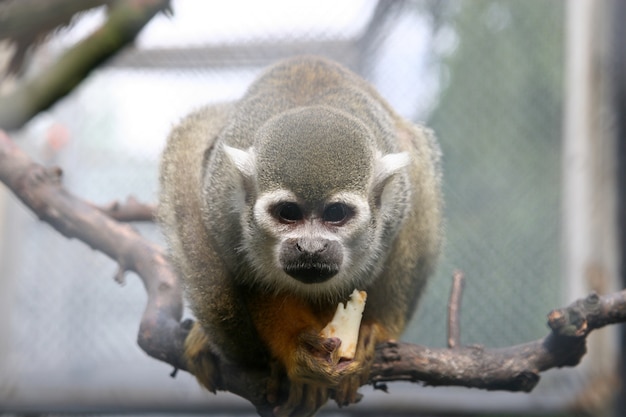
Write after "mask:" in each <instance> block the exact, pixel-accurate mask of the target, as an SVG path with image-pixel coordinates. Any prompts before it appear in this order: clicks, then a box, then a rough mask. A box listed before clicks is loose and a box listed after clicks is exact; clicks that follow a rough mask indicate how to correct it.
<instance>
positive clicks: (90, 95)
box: [0, 0, 564, 413]
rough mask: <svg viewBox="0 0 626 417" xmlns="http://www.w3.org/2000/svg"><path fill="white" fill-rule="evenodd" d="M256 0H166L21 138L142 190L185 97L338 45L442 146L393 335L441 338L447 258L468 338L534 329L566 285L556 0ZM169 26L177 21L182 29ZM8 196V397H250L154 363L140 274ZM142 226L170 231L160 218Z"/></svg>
mask: <svg viewBox="0 0 626 417" xmlns="http://www.w3.org/2000/svg"><path fill="white" fill-rule="evenodd" d="M254 3H255V2H249V3H241V4H240V3H237V4H236V6H235V8H237V7H239V10H238V11H235V12H232V13H234V14H233V15H229V14H228V13H231V12H229V11H228V10H225V9H222V7H223V6H221V5H218V3H214V2H207V3H206V4H204V2H182V1H181V2H174V10H175V12H176V11H177V8H178V10H179V13H180V15H179V16H178V17H176V16H175V17H174V19H173V20H172V21H170V22H169V23H168V21H166V20H164V19H163V18H157V19H155V22H153V24H151V25H150V26H149V27H148V28H146V30H145V31H144V33H143V34H142V35H141V39H140V40H139V42H138V45H139V46H138V48H137V49H133V50H131V51H126V52H125V53H123V54H122V55H121V56H120V57H119V58H117V59H115V60H113V62H111V63H109V64H108V65H106V66H104V67H103V68H101V69H100V70H98V71H96V72H95V73H94V74H93V75H91V76H90V77H89V78H88V79H87V80H86V81H85V82H84V83H83V84H82V85H81V87H80V88H78V89H77V90H76V91H74V92H73V93H72V94H71V96H69V97H68V98H67V99H65V100H63V101H62V102H60V103H59V104H57V105H56V106H55V107H54V108H53V109H52V110H50V111H49V112H46V113H45V114H42V115H40V116H38V117H37V118H35V119H34V120H33V121H32V122H31V123H29V125H28V126H27V127H26V128H25V129H23V131H22V132H21V133H20V136H21V138H20V145H22V146H23V147H24V148H25V149H26V150H27V151H28V152H29V154H30V155H32V156H33V157H35V158H36V159H38V160H40V161H43V162H45V163H46V164H56V165H60V166H62V167H63V169H64V172H65V175H64V181H65V184H66V186H67V188H69V189H70V190H71V191H72V192H73V193H75V194H76V195H78V196H80V197H83V198H86V199H88V200H90V201H93V202H96V203H100V204H105V203H107V202H109V201H111V200H115V199H124V198H125V197H126V196H127V195H131V194H132V195H134V196H136V197H138V198H139V199H140V200H143V201H147V202H153V201H155V200H156V196H157V187H158V184H157V178H158V158H159V153H160V150H161V149H162V148H163V145H164V141H165V138H166V135H167V132H168V130H169V129H170V128H171V126H172V125H173V124H174V123H176V122H177V120H179V119H180V118H181V117H182V116H183V115H184V114H186V113H187V112H189V111H190V110H192V109H194V108H197V107H198V106H201V105H204V104H207V103H211V102H219V101H224V100H233V99H236V98H237V97H239V96H240V95H241V94H242V93H243V92H244V91H245V88H246V86H247V85H248V84H249V83H250V82H251V81H252V80H253V79H254V77H255V75H256V74H258V72H259V71H260V70H261V68H262V67H264V66H265V65H267V64H269V63H270V62H272V61H274V60H276V59H279V58H280V57H283V56H289V55H293V54H302V53H315V54H322V55H327V56H330V57H331V58H333V59H336V60H339V61H341V62H343V63H344V64H346V65H347V66H349V67H350V68H352V69H353V70H355V71H357V72H359V73H360V74H362V75H363V76H364V77H365V78H366V79H368V80H370V81H371V82H372V83H374V85H375V86H376V87H377V88H378V89H379V90H380V91H381V93H382V94H383V96H385V98H386V99H387V100H389V101H390V103H391V104H392V105H393V106H394V107H395V108H396V109H398V111H399V112H400V113H401V114H402V115H404V116H405V117H408V118H410V119H412V120H415V121H421V122H423V123H426V124H427V125H429V126H431V127H432V128H434V129H435V131H436V133H437V135H438V137H439V140H440V142H441V146H442V149H443V155H444V157H443V168H444V191H445V195H446V219H447V220H446V221H447V226H446V236H447V237H446V246H445V251H444V256H443V258H442V262H441V265H440V267H439V268H438V271H437V274H436V276H435V277H434V278H433V280H432V282H431V283H430V285H429V287H428V289H427V291H426V294H425V295H424V296H423V302H422V303H421V307H420V309H419V314H418V315H417V316H416V318H415V320H414V321H413V322H412V324H411V326H410V328H409V329H408V330H407V332H406V337H405V339H406V340H408V341H412V342H418V343H420V344H425V345H430V346H443V345H444V344H445V331H446V303H447V299H448V292H449V289H450V284H451V274H452V271H453V270H454V269H455V268H460V269H462V270H463V271H464V272H465V274H466V276H467V284H466V291H465V294H464V299H463V306H462V342H463V343H465V344H476V343H478V344H484V345H486V346H490V347H495V346H506V345H512V344H517V343H522V342H524V341H529V340H533V339H536V338H539V337H542V336H543V335H545V333H546V328H545V325H544V322H545V314H546V313H547V312H548V311H549V310H550V309H551V308H553V307H556V306H558V305H560V304H561V303H562V302H563V300H562V298H561V297H560V293H561V285H562V281H561V276H560V257H559V254H560V246H559V240H560V234H561V232H560V174H559V173H560V163H561V162H560V141H561V118H562V103H563V92H562V85H563V81H562V77H563V51H562V49H563V43H564V40H563V32H564V30H563V26H564V16H563V14H564V11H563V8H564V5H563V2H513V1H504V0H502V1H496V0H493V1H488V0H480V1H469V0H464V1H443V2H436V1H427V2H417V1H402V2H390V1H384V0H383V1H381V2H373V1H363V2H345V4H344V2H327V1H324V2H315V3H306V4H307V5H308V6H307V7H312V9H307V10H309V11H306V10H298V9H297V7H296V6H288V5H287V2H284V3H282V2H281V3H280V6H279V7H277V8H276V11H275V10H274V9H273V8H271V7H267V8H266V9H267V10H257V9H254V10H248V9H247V7H252V6H251V5H252V4H254ZM262 3H264V2H262ZM293 3H298V4H300V3H299V2H293ZM199 4H204V5H203V6H199ZM220 4H221V3H220ZM277 4H279V3H278V2H277ZM313 4H315V7H313V6H312V5H313ZM194 7H202V10H200V11H197V10H196V11H194V9H193V8H194ZM285 8H287V9H288V14H289V13H293V15H294V16H301V15H307V14H315V15H316V16H317V15H319V16H322V17H321V18H318V20H315V21H314V22H313V23H311V20H314V19H313V18H309V19H308V20H303V21H302V22H300V21H299V20H298V22H300V23H297V24H295V23H294V24H291V25H283V26H280V27H278V26H279V25H277V24H276V23H272V22H275V20H272V19H278V18H277V17H276V15H277V14H278V15H280V13H281V11H282V12H284V11H285V10H286V9H285ZM292 8H295V9H294V10H292ZM270 9H271V10H270ZM244 11H247V12H249V13H251V14H254V15H255V17H256V21H257V22H256V24H254V26H253V28H252V29H250V28H248V29H246V24H247V23H245V22H248V20H247V19H248V18H245V19H244V18H241V19H238V17H241V16H242V15H243V14H244ZM313 12H315V13H313ZM194 13H195V14H202V13H204V15H203V16H206V17H207V20H208V22H205V23H204V26H203V23H202V22H200V23H198V22H196V23H195V24H198V25H199V27H200V29H197V28H196V29H194V28H195V26H193V25H192V26H191V28H188V29H183V26H181V25H183V23H181V22H180V20H184V19H183V18H184V17H185V16H188V15H190V14H191V15H193V14H194ZM246 15H247V13H246ZM233 16H234V17H233ZM91 18H92V17H91ZM196 20H198V19H195V20H194V22H195V21H196ZM283 20H285V18H284V17H283ZM286 20H289V19H288V18H286ZM252 21H254V19H252ZM228 22H230V23H228ZM212 24H214V25H216V26H217V29H215V28H214V29H210V26H211V25H212ZM168 25H169V26H171V27H169V26H168ZM194 30H195V32H194ZM168 31H169V32H168ZM177 31H178V33H181V32H183V33H184V34H185V36H181V38H178V39H179V40H176V39H177V38H175V37H174V36H171V34H173V33H177ZM205 32H208V33H210V34H208V35H207V34H206V33H205ZM168 34H170V36H168ZM64 36H68V35H64ZM59 42H60V43H61V44H62V41H59ZM6 206H7V209H6V210H5V216H4V218H3V219H2V221H3V224H4V233H3V248H4V250H3V252H2V254H1V255H0V260H1V262H2V263H1V264H0V268H1V269H0V272H1V273H2V281H3V284H2V285H3V289H4V290H6V291H3V294H0V299H1V300H2V303H5V304H6V305H9V306H10V308H9V309H8V310H9V311H10V314H9V316H8V317H5V318H3V319H2V321H1V322H0V330H1V331H2V334H3V336H2V339H4V340H3V342H2V343H0V349H4V350H5V352H6V354H5V355H3V357H2V358H0V372H1V373H0V412H1V411H2V409H3V406H2V404H5V407H9V408H7V409H14V410H15V409H17V410H19V409H21V408H20V407H22V408H23V409H29V408H28V405H31V406H32V407H31V408H37V407H47V408H46V409H47V410H48V411H50V410H55V409H56V410H64V409H65V408H67V406H68V405H69V404H72V407H73V409H74V411H77V410H78V411H80V410H81V409H85V410H98V409H102V410H108V411H109V412H110V411H126V412H128V411H129V410H130V411H132V410H139V409H148V410H183V409H184V410H187V411H190V410H191V411H193V410H200V409H202V407H217V408H219V407H222V406H223V407H227V406H228V407H234V408H231V409H230V411H231V412H234V410H247V411H248V412H250V409H249V408H246V406H245V405H233V404H235V403H232V402H228V401H230V400H227V401H226V402H225V403H221V402H220V401H221V400H216V399H214V398H210V397H208V396H206V395H205V394H204V393H203V392H202V391H201V390H200V389H199V388H198V387H197V386H196V385H195V382H194V381H193V380H192V378H190V377H189V376H186V375H180V376H179V377H178V378H177V379H176V380H171V379H170V378H169V377H168V376H167V374H168V373H169V371H170V369H169V368H168V367H167V366H166V365H164V364H162V363H158V362H156V361H154V360H152V359H150V358H148V357H147V356H145V355H144V354H143V353H142V352H141V351H140V350H139V348H138V347H137V345H136V333H137V329H138V324H139V319H140V317H141V313H142V311H143V307H144V303H145V294H144V291H143V288H142V286H141V284H140V282H139V280H138V279H136V277H133V276H129V277H128V280H127V284H126V285H125V287H123V288H120V287H119V286H118V285H116V284H115V283H114V282H113V280H112V277H113V276H114V274H115V272H116V269H117V267H116V265H115V263H114V262H112V261H111V260H109V259H107V258H106V257H105V256H103V255H101V254H98V253H96V252H94V251H92V250H91V249H89V248H87V247H86V246H84V245H83V244H81V243H79V242H75V241H68V240H66V239H65V238H63V237H62V236H60V235H59V234H57V233H56V232H54V231H53V230H51V228H50V227H48V226H47V225H43V224H41V223H39V222H38V221H37V220H36V219H35V218H34V216H33V215H31V214H30V213H28V212H26V211H25V210H24V209H23V208H22V207H21V206H20V205H19V204H18V203H17V202H15V201H14V200H13V199H12V198H9V201H8V202H7V203H6ZM137 227H138V228H140V230H141V233H142V234H144V235H145V236H147V237H149V238H150V239H153V240H155V241H158V242H161V243H162V239H161V236H160V234H159V231H158V229H157V227H155V226H154V225H138V226H137ZM553 388H554V387H553ZM411 389H414V390H415V389H420V388H418V387H412V388H411ZM222 395H224V394H220V396H222ZM477 398H483V399H484V397H483V396H481V395H478V394H477ZM529 398H530V397H529ZM442 401H444V402H445V400H442ZM480 401H482V400H480ZM520 401H521V402H523V400H520ZM216 404H217V405H216ZM223 404H227V406H226V405H223ZM236 404H239V403H236ZM527 406H528V408H529V409H531V408H532V401H530V400H528V401H527ZM11 407H12V408H11ZM237 407H239V408H237ZM469 409H471V407H469ZM357 410H358V409H357ZM388 410H389V411H390V412H391V411H392V408H389V409H388ZM347 412H348V413H349V412H350V410H348V411H347Z"/></svg>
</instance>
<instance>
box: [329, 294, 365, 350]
mask: <svg viewBox="0 0 626 417" xmlns="http://www.w3.org/2000/svg"><path fill="white" fill-rule="evenodd" d="M366 299H367V293H366V292H365V291H358V290H356V289H355V290H354V291H353V292H352V294H350V299H349V300H348V302H347V303H346V304H345V306H344V304H343V303H339V305H337V311H336V312H335V316H334V317H333V319H332V320H331V321H330V323H328V324H327V325H326V327H324V328H323V329H322V333H321V334H322V337H325V338H329V337H337V338H339V339H340V340H341V346H339V352H338V353H339V357H340V358H342V359H348V360H350V359H354V354H355V353H356V345H357V342H358V340H359V327H360V326H361V317H362V316H363V309H365V300H366Z"/></svg>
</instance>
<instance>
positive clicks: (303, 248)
mask: <svg viewBox="0 0 626 417" xmlns="http://www.w3.org/2000/svg"><path fill="white" fill-rule="evenodd" d="M296 249H297V250H298V251H299V252H302V253H311V254H315V253H322V252H324V251H325V250H326V249H328V241H327V240H326V239H323V240H322V239H298V240H297V241H296Z"/></svg>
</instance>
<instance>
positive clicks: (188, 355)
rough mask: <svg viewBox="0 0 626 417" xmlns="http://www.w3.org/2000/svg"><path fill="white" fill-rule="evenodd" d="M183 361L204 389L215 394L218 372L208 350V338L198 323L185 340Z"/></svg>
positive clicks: (211, 354)
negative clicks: (184, 360) (185, 361)
mask: <svg viewBox="0 0 626 417" xmlns="http://www.w3.org/2000/svg"><path fill="white" fill-rule="evenodd" d="M185 359H186V360H187V366H188V367H189V371H190V372H191V373H192V374H194V375H195V377H196V379H197V380H198V382H199V383H200V384H202V385H203V386H204V387H205V388H206V389H208V390H209V391H211V392H212V393H215V391H216V389H217V376H218V373H217V372H218V371H217V369H216V368H217V367H216V363H215V361H216V359H215V356H214V355H213V353H212V352H211V350H210V349H209V338H208V336H207V334H206V332H205V331H204V329H203V328H202V325H200V324H199V323H198V322H195V323H194V324H193V327H192V328H191V331H190V332H189V334H188V335H187V338H186V339H185Z"/></svg>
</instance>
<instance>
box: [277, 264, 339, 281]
mask: <svg viewBox="0 0 626 417" xmlns="http://www.w3.org/2000/svg"><path fill="white" fill-rule="evenodd" d="M283 270H284V271H285V273H286V274H288V275H289V276H291V277H293V278H295V279H297V280H298V281H300V282H303V283H305V284H319V283H321V282H325V281H328V280H329V279H331V278H332V277H334V276H335V275H337V272H339V265H333V264H326V263H295V264H291V265H285V267H284V268H283Z"/></svg>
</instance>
